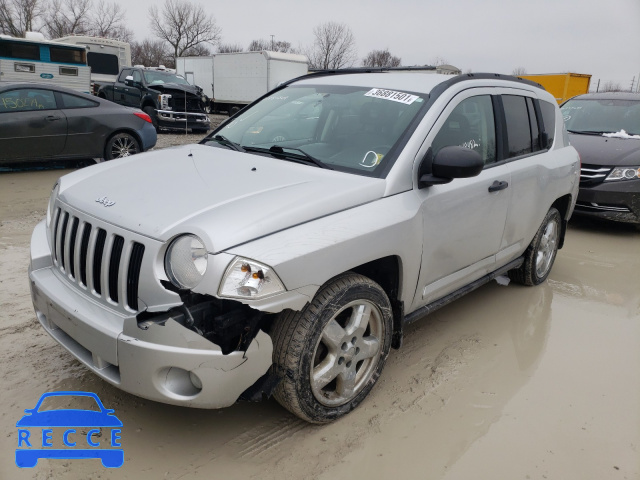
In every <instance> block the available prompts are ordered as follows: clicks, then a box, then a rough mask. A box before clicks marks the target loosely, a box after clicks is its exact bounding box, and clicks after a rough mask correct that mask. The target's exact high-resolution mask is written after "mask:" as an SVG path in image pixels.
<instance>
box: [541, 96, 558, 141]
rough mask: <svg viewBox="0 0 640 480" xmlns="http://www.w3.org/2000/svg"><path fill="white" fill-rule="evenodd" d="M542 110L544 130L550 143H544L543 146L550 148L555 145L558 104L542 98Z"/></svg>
mask: <svg viewBox="0 0 640 480" xmlns="http://www.w3.org/2000/svg"><path fill="white" fill-rule="evenodd" d="M540 110H541V112H542V123H543V125H544V132H545V133H546V134H547V137H548V139H549V140H548V142H549V143H548V144H547V145H543V148H548V147H550V146H551V145H553V139H554V137H555V134H556V106H555V105H553V104H551V103H549V102H545V101H543V100H540Z"/></svg>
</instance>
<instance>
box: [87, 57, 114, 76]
mask: <svg viewBox="0 0 640 480" xmlns="http://www.w3.org/2000/svg"><path fill="white" fill-rule="evenodd" d="M87 62H88V63H89V66H90V67H91V73H101V74H104V75H117V74H118V71H119V68H118V57H116V56H115V55H113V54H110V53H96V52H89V53H88V54H87Z"/></svg>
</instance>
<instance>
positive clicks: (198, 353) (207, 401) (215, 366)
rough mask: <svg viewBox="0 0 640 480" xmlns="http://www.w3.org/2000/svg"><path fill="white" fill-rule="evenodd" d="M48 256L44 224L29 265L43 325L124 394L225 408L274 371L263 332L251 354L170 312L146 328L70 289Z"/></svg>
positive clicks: (36, 236) (253, 342)
mask: <svg viewBox="0 0 640 480" xmlns="http://www.w3.org/2000/svg"><path fill="white" fill-rule="evenodd" d="M47 257H48V258H49V259H50V258H51V252H50V250H49V248H48V243H47V239H46V229H45V226H44V223H41V224H40V225H38V227H36V229H35V230H34V233H33V237H32V241H31V265H30V268H29V279H30V286H31V296H32V300H33V304H34V308H35V311H36V315H37V317H38V320H39V321H40V323H41V324H42V326H43V327H44V329H45V330H46V331H47V333H49V334H50V335H51V336H52V337H53V338H54V339H55V340H56V341H57V342H58V343H60V344H61V345H62V346H63V347H65V348H66V349H67V350H68V351H69V352H70V353H71V354H72V355H73V356H74V357H76V358H77V359H78V360H79V361H80V362H82V363H83V364H85V365H86V366H87V367H88V368H89V369H91V370H92V371H93V372H94V373H95V374H96V375H98V376H100V377H101V378H103V379H104V380H106V381H107V382H109V383H111V384H112V385H114V386H116V387H118V388H120V389H122V390H124V391H126V392H129V393H132V394H134V395H138V396H140V397H144V398H148V399H151V400H155V401H159V402H163V403H169V404H173V405H183V406H189V407H198V408H222V407H227V406H229V405H232V404H233V403H235V401H236V400H237V399H238V398H239V397H240V395H241V394H242V393H243V392H244V391H245V390H247V389H248V388H249V387H250V386H251V385H253V384H254V383H255V382H256V381H257V380H258V379H260V377H262V376H263V375H264V374H265V373H266V372H267V370H268V369H269V367H270V366H271V363H272V351H273V344H272V342H271V338H270V337H269V336H268V335H267V334H266V333H265V332H263V331H262V330H259V331H257V333H256V335H255V338H252V339H251V340H250V343H249V342H248V343H249V344H248V346H247V348H246V351H232V352H230V353H226V354H225V353H223V350H222V348H221V347H220V346H218V345H216V344H215V343H213V342H212V341H210V340H208V339H207V338H204V337H203V336H201V335H199V334H198V333H196V332H194V331H192V330H189V329H188V328H185V327H184V326H183V325H181V324H180V323H179V322H178V321H176V320H175V319H173V318H172V317H171V315H169V314H167V313H164V314H158V316H162V317H163V318H162V322H158V323H154V322H153V321H147V322H145V327H146V329H145V328H143V327H142V326H140V325H139V321H138V318H137V315H136V314H135V313H128V312H124V311H121V310H120V311H118V310H116V309H115V308H109V307H108V306H105V305H102V304H100V303H99V302H97V301H95V300H94V299H92V298H90V297H88V296H86V295H83V294H82V293H81V292H79V291H78V290H77V289H75V288H73V287H72V286H71V285H69V284H68V282H66V280H65V279H64V278H63V274H62V273H61V272H60V271H59V270H58V269H57V268H55V267H53V265H52V264H51V261H47ZM147 316H148V318H149V319H152V318H153V315H149V314H147Z"/></svg>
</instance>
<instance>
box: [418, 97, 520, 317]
mask: <svg viewBox="0 0 640 480" xmlns="http://www.w3.org/2000/svg"><path fill="white" fill-rule="evenodd" d="M494 91H495V90H494V89H490V88H483V89H470V90H467V91H465V92H462V93H461V94H459V95H457V96H456V97H455V98H454V99H453V100H452V101H451V102H450V103H449V105H448V106H447V107H446V108H445V110H444V111H443V113H442V114H441V115H440V118H439V119H438V121H437V122H436V124H435V126H434V128H433V129H432V131H431V132H430V134H429V136H428V137H427V142H426V143H427V144H428V145H430V147H431V150H432V154H433V155H434V156H435V155H437V152H438V150H440V149H441V148H442V147H444V146H449V145H457V146H464V147H467V148H470V149H472V150H475V151H477V152H478V153H480V155H481V156H482V158H483V159H484V162H485V167H484V169H483V171H482V172H481V173H480V175H478V176H477V177H473V178H462V179H454V180H453V181H452V182H450V183H448V184H445V185H434V186H430V187H426V188H423V189H420V190H418V195H419V196H420V197H421V200H422V207H421V212H422V217H423V225H424V227H423V228H424V244H423V254H422V268H421V271H420V277H419V284H418V288H417V289H416V296H415V299H414V305H413V307H412V309H415V308H418V307H420V306H422V305H426V304H428V303H430V302H432V301H434V300H436V299H438V298H441V297H443V296H445V295H447V294H449V293H451V292H453V291H455V290H457V289H458V288H460V287H462V286H464V285H466V284H468V283H470V282H472V281H474V280H476V279H478V278H480V277H482V276H483V275H485V274H487V273H488V272H491V271H493V270H494V269H495V258H496V254H497V252H498V251H499V249H500V245H501V243H502V237H503V232H504V226H505V221H506V215H507V209H508V205H509V202H510V200H511V190H510V189H509V188H508V186H509V183H510V181H511V178H510V173H509V168H508V166H507V165H506V164H504V163H498V162H497V159H498V151H497V142H496V138H497V137H496V119H495V117H496V112H495V110H496V108H497V107H498V106H497V104H496V101H495V99H494V95H493V93H494Z"/></svg>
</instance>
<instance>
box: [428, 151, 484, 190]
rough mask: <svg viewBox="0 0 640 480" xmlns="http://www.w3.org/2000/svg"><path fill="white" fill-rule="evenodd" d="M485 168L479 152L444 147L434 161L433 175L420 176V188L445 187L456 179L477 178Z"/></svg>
mask: <svg viewBox="0 0 640 480" xmlns="http://www.w3.org/2000/svg"><path fill="white" fill-rule="evenodd" d="M483 168H484V160H482V156H481V155H480V154H479V153H478V152H476V151H474V150H471V149H469V148H465V147H458V146H449V147H444V148H442V149H440V151H439V152H438V153H437V154H436V156H435V158H434V159H433V163H432V164H431V173H427V174H424V175H421V176H420V179H419V181H418V187H419V188H424V187H429V186H431V185H443V184H445V183H449V182H450V181H451V180H453V179H454V178H470V177H475V176H476V175H479V174H480V172H481V171H482V169H483Z"/></svg>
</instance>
